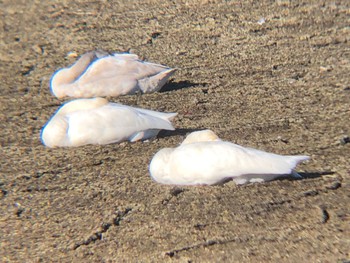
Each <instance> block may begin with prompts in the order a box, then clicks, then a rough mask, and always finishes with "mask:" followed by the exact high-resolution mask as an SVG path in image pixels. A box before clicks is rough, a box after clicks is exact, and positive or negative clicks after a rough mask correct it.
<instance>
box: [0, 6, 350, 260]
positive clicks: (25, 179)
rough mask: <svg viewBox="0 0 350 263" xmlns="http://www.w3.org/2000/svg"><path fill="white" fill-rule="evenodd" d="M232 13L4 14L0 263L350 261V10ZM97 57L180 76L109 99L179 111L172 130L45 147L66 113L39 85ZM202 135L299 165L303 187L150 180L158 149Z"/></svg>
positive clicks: (168, 9) (69, 10) (245, 9)
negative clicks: (157, 66)
mask: <svg viewBox="0 0 350 263" xmlns="http://www.w3.org/2000/svg"><path fill="white" fill-rule="evenodd" d="M240 2H241V1H210V0H208V1H188V2H186V1H182V2H181V1H177V0H175V1H147V2H145V1H142V3H141V1H126V0H124V1H95V0H92V1H75V2H74V3H71V1H35V0H28V1H27V0H3V1H0V12H1V20H0V23H1V29H0V32H1V50H0V52H1V53H0V63H1V71H0V78H1V86H0V127H1V137H0V143H1V160H0V166H1V172H0V190H1V191H0V216H1V217H0V236H1V239H0V242H1V243H0V255H1V261H2V262H49V261H60V262H72V261H74V262H130V261H133V262H136V261H138V262H141V261H142V262H168V261H169V262H172V261H174V262H349V260H350V254H349V253H350V205H349V202H350V192H349V186H350V165H349V163H350V162H349V159H350V143H349V136H350V121H349V120H350V86H349V85H350V84H349V69H350V45H349V40H350V27H349V24H350V19H349V17H350V16H349V15H350V3H349V2H348V1H335V2H334V1H323V2H322V3H321V1H298V3H295V1H284V0H276V1H263V2H262V3H259V4H257V3H258V2H261V1H245V2H244V3H243V4H242V3H240ZM261 18H264V19H265V23H263V24H259V23H258V21H259V20H260V19H261ZM260 21H262V20H260ZM97 48H100V49H104V50H107V51H110V52H117V51H131V52H133V53H136V54H138V55H139V56H140V57H142V58H144V59H146V60H148V61H152V62H156V63H161V64H165V65H168V66H171V67H176V68H178V69H179V70H178V72H177V73H176V74H175V75H174V77H172V79H171V81H170V83H169V84H167V85H166V86H165V87H164V89H163V90H162V92H160V93H156V94H150V95H142V96H141V95H138V96H125V97H121V98H110V100H111V101H118V102H121V103H125V104H128V105H137V106H139V107H145V108H149V109H154V110H160V111H170V112H172V111H175V112H178V113H179V115H178V117H177V118H176V120H175V126H176V127H177V130H176V131H174V132H162V133H161V134H160V136H159V137H158V138H157V139H155V140H153V141H151V142H137V143H133V144H131V143H123V144H119V145H118V144H113V145H107V146H85V147H79V148H60V149H49V148H46V147H44V146H43V145H42V144H41V142H40V130H41V128H42V127H43V125H44V124H45V123H46V122H47V120H48V119H49V118H50V116H51V115H52V114H53V113H54V112H55V111H56V110H57V108H58V107H59V106H60V105H61V104H62V103H63V102H64V101H65V100H58V99H56V98H55V97H53V96H52V95H51V93H50V90H49V80H50V77H51V75H52V74H53V72H55V71H56V70H57V69H59V68H61V67H65V66H68V65H70V64H71V63H73V61H74V59H71V58H68V57H67V54H68V52H76V53H77V54H79V55H81V54H83V53H84V52H86V51H89V50H94V49H97ZM203 128H210V129H212V130H214V131H215V132H216V133H217V134H218V135H219V136H220V137H222V138H223V139H225V140H229V141H232V142H235V143H238V144H242V145H245V146H251V147H255V148H259V149H262V150H266V151H272V152H275V153H279V154H303V155H304V154H307V155H310V156H311V161H309V162H308V163H305V164H303V165H300V166H299V167H298V171H299V172H301V174H302V175H303V176H304V179H303V180H279V181H273V182H269V183H264V184H250V185H245V186H236V185H235V184H234V183H233V182H229V183H226V184H224V185H219V186H212V187H209V186H201V187H175V186H164V185H159V184H157V183H155V182H153V181H152V179H151V178H150V176H149V173H148V164H149V161H150V160H151V158H152V156H153V155H154V154H155V152H157V150H158V149H160V148H162V147H165V146H168V147H173V146H176V145H177V144H178V143H180V142H181V141H182V140H183V138H184V136H185V135H186V134H187V133H188V132H190V131H193V130H198V129H203Z"/></svg>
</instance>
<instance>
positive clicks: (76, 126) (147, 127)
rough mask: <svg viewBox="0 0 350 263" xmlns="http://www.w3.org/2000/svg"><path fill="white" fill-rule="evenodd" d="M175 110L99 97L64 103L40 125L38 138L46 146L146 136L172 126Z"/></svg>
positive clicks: (123, 139)
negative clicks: (41, 127) (155, 108)
mask: <svg viewBox="0 0 350 263" xmlns="http://www.w3.org/2000/svg"><path fill="white" fill-rule="evenodd" d="M176 115H177V113H162V112H157V111H152V110H145V109H140V108H133V107H129V106H125V105H121V104H117V103H109V102H108V101H107V100H106V99H103V98H94V99H77V100H73V101H71V102H68V103H66V104H64V105H63V106H62V107H61V108H60V109H59V110H58V111H57V112H56V113H55V115H54V116H53V117H52V118H51V119H50V120H49V122H48V123H47V124H46V125H45V126H44V128H43V130H42V133H41V140H42V142H43V144H44V145H46V146H48V147H68V146H81V145H86V144H109V143H117V142H121V141H126V140H129V141H131V142H134V141H138V140H146V139H149V138H152V137H154V136H156V135H157V134H158V132H159V131H160V130H161V129H164V130H174V127H173V126H172V124H171V122H170V120H172V119H173V118H174V117H175V116H176Z"/></svg>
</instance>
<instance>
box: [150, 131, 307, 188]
mask: <svg viewBox="0 0 350 263" xmlns="http://www.w3.org/2000/svg"><path fill="white" fill-rule="evenodd" d="M308 159H309V157H308V156H282V155H277V154H273V153H267V152H263V151H259V150H256V149H252V148H244V147H242V146H239V145H237V144H233V143H230V142H226V141H222V140H220V139H219V138H218V137H217V136H216V134H215V133H214V132H212V131H210V130H204V131H197V132H193V133H191V134H189V135H188V136H187V137H186V139H185V140H184V141H183V143H182V144H181V145H180V146H178V147H177V148H164V149H161V150H160V151H159V152H158V153H156V154H155V156H154V157H153V159H152V161H151V163H150V174H151V177H152V178H153V179H154V180H155V181H156V182H158V183H162V184H174V185H202V184H205V185H212V184H218V183H220V182H223V181H225V180H228V179H232V180H234V181H235V182H236V184H244V183H249V182H264V181H270V180H273V179H275V178H277V177H280V176H282V175H288V174H292V173H293V169H294V168H295V166H296V165H297V164H298V163H299V162H301V161H305V160H308ZM294 175H295V176H297V174H296V173H295V174H294Z"/></svg>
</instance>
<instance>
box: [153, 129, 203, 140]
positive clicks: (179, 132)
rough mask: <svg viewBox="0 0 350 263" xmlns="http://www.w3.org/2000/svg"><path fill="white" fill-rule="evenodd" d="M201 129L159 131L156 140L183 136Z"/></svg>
mask: <svg viewBox="0 0 350 263" xmlns="http://www.w3.org/2000/svg"><path fill="white" fill-rule="evenodd" d="M200 130H201V129H195V128H189V129H176V130H174V131H167V130H161V131H160V132H159V133H158V136H157V138H166V137H171V136H178V135H179V136H185V135H187V134H188V133H190V132H194V131H200Z"/></svg>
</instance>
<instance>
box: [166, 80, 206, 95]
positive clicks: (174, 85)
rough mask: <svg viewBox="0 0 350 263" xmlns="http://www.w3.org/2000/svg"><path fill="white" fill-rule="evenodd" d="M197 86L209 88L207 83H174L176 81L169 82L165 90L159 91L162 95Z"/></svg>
mask: <svg viewBox="0 0 350 263" xmlns="http://www.w3.org/2000/svg"><path fill="white" fill-rule="evenodd" d="M197 86H203V87H205V86H207V83H193V82H190V81H187V80H185V81H179V82H174V81H171V80H170V81H169V82H168V83H167V84H165V85H164V86H163V88H161V90H160V91H159V92H160V93H162V92H169V91H174V90H180V89H188V88H191V87H192V88H193V87H197Z"/></svg>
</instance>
